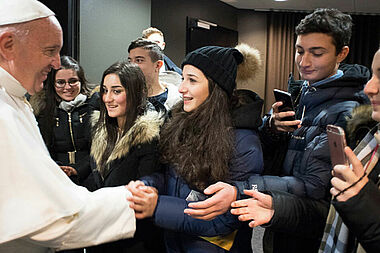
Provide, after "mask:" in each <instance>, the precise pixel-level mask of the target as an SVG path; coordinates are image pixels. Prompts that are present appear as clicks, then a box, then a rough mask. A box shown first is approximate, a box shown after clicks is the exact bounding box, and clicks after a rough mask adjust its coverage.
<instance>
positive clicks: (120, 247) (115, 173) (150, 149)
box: [87, 110, 164, 253]
mask: <svg viewBox="0 0 380 253" xmlns="http://www.w3.org/2000/svg"><path fill="white" fill-rule="evenodd" d="M98 118H99V116H94V117H93V119H94V120H97V119H98ZM163 122H164V118H163V117H161V116H160V114H159V113H158V112H156V111H153V110H149V111H147V112H146V113H145V114H144V115H141V116H139V117H138V118H137V119H136V121H135V124H134V125H133V126H132V127H131V128H130V129H129V130H128V132H127V133H126V134H125V135H124V136H123V137H121V138H120V139H119V140H118V142H117V143H116V145H115V147H114V149H113V151H112V153H111V155H110V156H109V158H108V161H107V163H106V165H105V166H106V167H107V171H106V172H105V173H104V174H101V173H100V172H99V169H100V168H98V164H99V161H100V159H101V157H102V154H103V152H104V150H105V147H106V140H107V137H106V135H107V134H106V130H105V128H102V129H100V130H98V131H96V132H95V133H94V136H93V140H92V146H91V169H92V175H91V176H92V180H93V181H94V182H93V183H92V184H91V185H94V186H95V189H93V190H96V189H99V188H103V187H113V186H121V185H127V184H128V183H129V182H130V181H131V180H136V179H138V178H140V177H143V176H147V175H150V174H152V173H153V172H157V171H159V170H160V168H161V167H160V164H159V160H158V159H159V153H158V138H159V133H160V127H161V125H162V124H163ZM110 208H112V207H110ZM87 252H89V253H112V252H118V253H119V252H128V253H131V252H139V253H140V252H141V253H144V252H164V244H163V232H162V231H161V229H159V228H158V227H156V226H154V225H153V222H152V221H151V219H143V220H137V225H136V233H135V235H134V237H133V238H131V239H124V240H120V241H116V242H111V243H106V244H102V245H98V246H94V247H90V248H87Z"/></svg>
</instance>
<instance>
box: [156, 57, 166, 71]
mask: <svg viewBox="0 0 380 253" xmlns="http://www.w3.org/2000/svg"><path fill="white" fill-rule="evenodd" d="M162 65H164V61H163V60H158V61H157V62H156V68H157V71H160V68H161V67H162Z"/></svg>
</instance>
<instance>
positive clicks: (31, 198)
mask: <svg viewBox="0 0 380 253" xmlns="http://www.w3.org/2000/svg"><path fill="white" fill-rule="evenodd" d="M25 93H26V90H25V89H24V88H23V87H22V86H21V84H20V83H19V82H18V81H17V80H16V79H14V78H13V77H12V76H11V75H10V74H8V72H6V71H5V70H4V69H2V68H1V67H0V172H1V174H0V252H2V253H10V252H18V253H19V252H28V253H35V252H36V253H37V252H38V253H39V252H54V250H62V249H69V248H80V247H84V246H89V245H96V244H100V243H104V242H107V241H113V240H119V239H122V238H128V237H132V236H133V235H134V232H135V229H136V220H135V215H134V211H133V210H132V209H131V208H130V207H129V203H128V201H127V200H126V197H127V196H128V195H129V194H130V192H129V191H127V190H126V189H125V187H123V186H120V187H113V188H103V189H100V190H97V191H95V192H89V191H87V189H85V188H84V187H80V186H77V185H75V184H74V183H72V182H71V180H70V179H69V178H68V177H67V176H66V174H65V173H64V172H63V171H62V170H61V169H60V168H59V166H58V165H57V164H56V163H55V162H54V161H53V160H52V159H51V158H50V155H49V152H48V150H47V148H46V146H45V144H44V142H43V139H42V137H41V135H40V132H39V129H38V126H37V122H36V120H35V118H34V115H33V113H32V110H31V108H30V106H29V104H28V103H27V102H24V94H25Z"/></svg>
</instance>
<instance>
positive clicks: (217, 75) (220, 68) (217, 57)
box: [181, 46, 243, 96]
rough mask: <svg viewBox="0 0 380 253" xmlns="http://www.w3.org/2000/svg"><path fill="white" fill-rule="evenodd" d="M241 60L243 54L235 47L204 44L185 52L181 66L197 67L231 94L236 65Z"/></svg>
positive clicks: (233, 86)
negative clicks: (204, 45)
mask: <svg viewBox="0 0 380 253" xmlns="http://www.w3.org/2000/svg"><path fill="white" fill-rule="evenodd" d="M242 61H243V55H242V54H241V53H240V52H239V51H238V50H237V49H235V48H228V47H219V46H206V47H201V48H198V49H196V50H194V51H192V52H190V53H189V54H187V55H186V57H185V60H184V61H183V62H182V65H181V66H182V68H183V66H185V65H187V64H189V65H193V66H194V67H197V68H199V69H200V70H201V71H202V72H203V73H204V74H205V75H206V76H208V77H210V78H211V79H212V80H214V81H215V82H216V83H217V85H219V86H220V87H221V88H222V89H223V90H225V91H226V92H227V94H228V96H231V95H232V92H233V90H234V89H235V88H236V75H237V73H236V72H237V66H238V64H240V63H241V62H242Z"/></svg>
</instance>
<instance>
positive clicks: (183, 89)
mask: <svg viewBox="0 0 380 253" xmlns="http://www.w3.org/2000/svg"><path fill="white" fill-rule="evenodd" d="M178 92H179V93H181V94H183V93H186V92H187V85H186V81H185V80H182V82H181V84H180V85H179V87H178Z"/></svg>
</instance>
